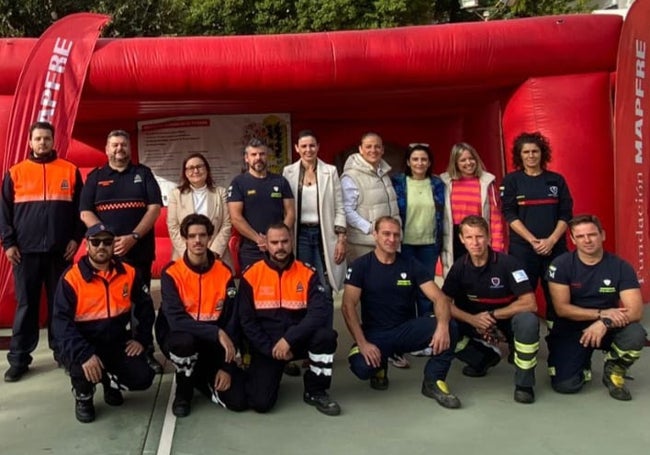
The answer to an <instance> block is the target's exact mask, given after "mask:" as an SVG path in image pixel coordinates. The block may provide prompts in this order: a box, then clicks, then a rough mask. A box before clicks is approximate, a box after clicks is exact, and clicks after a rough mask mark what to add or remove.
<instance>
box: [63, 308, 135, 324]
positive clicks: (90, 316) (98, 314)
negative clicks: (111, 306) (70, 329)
mask: <svg viewBox="0 0 650 455" xmlns="http://www.w3.org/2000/svg"><path fill="white" fill-rule="evenodd" d="M130 310H131V309H130V308H117V309H115V310H114V311H111V317H116V316H119V315H120V314H124V313H126V312H127V311H130ZM99 319H106V311H104V310H98V311H93V312H90V311H87V312H84V313H81V314H77V315H76V316H75V318H74V320H75V321H77V322H85V321H97V320H99Z"/></svg>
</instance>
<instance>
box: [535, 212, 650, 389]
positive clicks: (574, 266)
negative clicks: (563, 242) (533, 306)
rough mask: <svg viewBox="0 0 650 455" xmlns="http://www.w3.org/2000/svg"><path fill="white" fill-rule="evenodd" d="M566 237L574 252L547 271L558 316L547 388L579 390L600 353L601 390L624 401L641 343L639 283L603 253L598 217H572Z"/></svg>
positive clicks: (629, 267) (550, 342)
mask: <svg viewBox="0 0 650 455" xmlns="http://www.w3.org/2000/svg"><path fill="white" fill-rule="evenodd" d="M569 232H570V233H571V241H572V242H573V244H574V245H575V246H576V250H575V251H572V252H568V253H564V254H562V255H560V256H558V257H557V258H555V259H554V260H553V262H552V263H551V266H550V267H549V268H548V271H547V279H548V282H549V290H550V292H551V297H552V300H553V306H554V307H555V312H556V313H557V316H558V317H557V320H556V321H555V324H553V327H552V328H551V330H550V332H549V334H548V337H547V338H546V341H547V343H548V366H549V372H550V374H551V386H552V387H553V389H554V390H555V391H556V392H559V393H576V392H578V391H580V390H581V389H582V388H583V387H584V385H585V384H586V383H587V382H589V381H590V380H591V356H592V354H593V352H594V350H596V349H600V350H603V351H604V352H605V364H604V365H603V377H602V382H603V385H604V386H605V387H607V390H608V391H609V395H610V396H611V397H612V398H614V399H615V400H621V401H629V400H631V399H632V395H631V393H630V391H629V390H628V388H627V386H626V385H625V378H626V377H627V372H628V369H629V368H630V367H631V366H632V365H633V364H634V363H635V362H636V361H637V360H639V358H640V357H641V349H643V346H644V344H645V342H646V331H645V329H644V328H643V325H641V319H642V318H643V296H642V295H641V287H640V285H639V280H638V278H637V276H636V272H635V271H634V268H633V267H632V265H630V263H628V262H627V261H625V260H623V259H622V258H620V257H618V256H616V255H614V254H611V253H608V252H607V251H605V250H604V248H603V242H604V241H605V231H604V230H603V226H602V224H601V222H600V220H599V219H598V217H597V216H595V215H590V214H584V215H578V216H576V217H575V218H573V219H572V220H570V221H569Z"/></svg>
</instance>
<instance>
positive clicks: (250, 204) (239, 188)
mask: <svg viewBox="0 0 650 455" xmlns="http://www.w3.org/2000/svg"><path fill="white" fill-rule="evenodd" d="M268 152H269V150H268V147H267V146H266V145H265V144H264V143H263V142H262V141H260V140H259V139H251V140H250V141H249V142H248V145H246V148H245V149H244V161H245V162H246V165H247V167H248V170H247V172H245V173H244V174H241V175H238V176H237V177H235V178H234V179H233V181H232V183H231V184H230V187H229V188H228V210H229V211H230V219H231V220H232V225H233V226H234V227H235V229H236V230H237V232H239V233H240V234H241V236H242V242H241V245H240V247H239V266H240V267H241V269H242V270H244V269H245V268H246V267H248V266H249V265H251V264H252V263H253V262H255V261H257V260H259V259H262V258H263V257H264V252H265V251H266V237H265V235H264V233H265V232H266V230H267V228H268V227H269V226H270V225H271V224H275V223H284V224H286V225H287V226H293V222H294V218H295V209H294V201H293V193H292V192H291V187H290V186H289V182H287V180H286V179H285V178H284V177H282V176H281V175H278V174H274V173H271V172H268V171H267V155H268Z"/></svg>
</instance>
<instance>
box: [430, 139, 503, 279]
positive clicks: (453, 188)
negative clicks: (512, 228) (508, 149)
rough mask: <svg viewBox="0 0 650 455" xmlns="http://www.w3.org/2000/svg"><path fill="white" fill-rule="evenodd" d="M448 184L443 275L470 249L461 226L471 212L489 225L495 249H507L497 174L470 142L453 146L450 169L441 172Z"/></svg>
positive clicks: (444, 222) (444, 221) (443, 240)
mask: <svg viewBox="0 0 650 455" xmlns="http://www.w3.org/2000/svg"><path fill="white" fill-rule="evenodd" d="M440 178H441V179H442V181H443V182H444V184H445V188H446V190H445V212H444V217H443V223H442V224H443V234H442V254H441V259H442V268H443V275H444V276H447V272H449V269H450V268H451V266H452V264H453V263H454V261H455V260H456V259H458V258H459V257H461V256H462V255H463V254H465V253H466V252H467V250H466V249H465V247H464V246H463V244H462V243H461V242H460V240H459V238H458V225H459V224H460V222H461V220H462V219H463V218H465V217H466V216H468V215H479V216H482V217H483V218H485V219H486V220H487V222H488V224H489V225H490V234H491V237H492V243H491V245H492V248H493V249H495V250H496V251H503V250H504V234H503V216H502V215H501V210H500V208H499V198H498V195H497V189H496V185H495V179H496V177H495V176H494V174H490V173H489V172H487V171H486V170H485V165H484V164H483V161H481V157H479V156H478V153H477V152H476V149H475V148H474V147H472V146H471V145H469V144H467V143H465V142H460V143H458V144H456V145H454V146H453V147H452V148H451V156H450V157H449V165H448V166H447V172H445V173H443V174H441V175H440Z"/></svg>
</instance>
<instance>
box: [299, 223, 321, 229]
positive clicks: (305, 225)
mask: <svg viewBox="0 0 650 455" xmlns="http://www.w3.org/2000/svg"><path fill="white" fill-rule="evenodd" d="M300 227H308V228H315V227H320V224H318V223H300Z"/></svg>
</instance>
